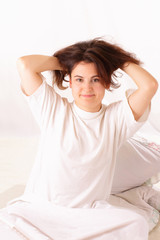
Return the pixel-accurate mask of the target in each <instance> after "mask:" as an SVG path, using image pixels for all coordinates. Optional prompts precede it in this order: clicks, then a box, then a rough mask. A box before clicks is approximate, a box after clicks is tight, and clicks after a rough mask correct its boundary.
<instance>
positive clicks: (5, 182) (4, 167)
mask: <svg viewBox="0 0 160 240" xmlns="http://www.w3.org/2000/svg"><path fill="white" fill-rule="evenodd" d="M38 142H39V136H37V137H28V138H21V137H17V138H15V137H14V138H12V137H10V138H1V139H0V166H1V167H0V208H3V207H5V206H6V203H7V202H8V201H10V200H12V199H14V198H16V197H18V196H20V195H21V194H23V191H24V188H25V184H26V182H27V179H28V177H29V173H30V170H31V168H32V164H33V162H34V159H35V156H36V151H37V147H38ZM156 186H157V187H158V188H159V189H160V183H157V184H156ZM153 239H154V240H158V239H160V221H159V222H158V223H157V224H156V226H155V227H154V229H153V230H152V231H151V232H150V234H149V240H153Z"/></svg>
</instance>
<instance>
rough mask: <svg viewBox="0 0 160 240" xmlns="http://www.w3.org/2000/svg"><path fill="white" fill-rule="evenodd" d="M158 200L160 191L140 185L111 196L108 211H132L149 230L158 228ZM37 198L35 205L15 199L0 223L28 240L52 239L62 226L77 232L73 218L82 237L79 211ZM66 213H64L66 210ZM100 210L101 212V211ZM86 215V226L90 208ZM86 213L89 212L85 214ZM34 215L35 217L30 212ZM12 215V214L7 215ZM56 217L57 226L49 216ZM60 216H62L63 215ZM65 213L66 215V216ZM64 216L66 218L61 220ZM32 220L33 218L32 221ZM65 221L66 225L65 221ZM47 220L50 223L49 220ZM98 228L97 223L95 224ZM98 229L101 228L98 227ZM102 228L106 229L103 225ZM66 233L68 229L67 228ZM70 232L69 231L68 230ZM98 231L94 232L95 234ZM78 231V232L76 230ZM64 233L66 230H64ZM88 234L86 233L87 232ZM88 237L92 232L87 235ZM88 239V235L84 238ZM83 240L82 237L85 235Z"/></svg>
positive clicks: (34, 201) (1, 217)
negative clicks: (120, 209) (41, 217)
mask: <svg viewBox="0 0 160 240" xmlns="http://www.w3.org/2000/svg"><path fill="white" fill-rule="evenodd" d="M159 199H160V191H156V190H155V189H153V188H151V187H149V186H140V187H137V188H134V189H131V190H128V191H125V192H122V193H120V194H116V195H111V196H110V199H109V206H108V210H109V211H111V209H112V208H111V207H110V205H112V206H113V207H114V206H115V207H118V208H125V209H129V210H132V211H133V212H136V213H138V214H140V215H142V216H143V217H144V218H145V219H146V221H147V222H148V225H149V231H151V230H152V229H154V228H155V226H156V225H157V223H158V221H159V210H160V206H159ZM37 200H38V199H36V198H34V197H33V196H32V204H29V201H28V202H27V201H23V198H22V200H21V201H18V202H16V200H14V201H15V202H14V201H11V203H10V204H9V205H8V207H7V211H6V209H5V208H4V209H2V210H1V212H0V220H1V221H2V222H4V223H5V224H7V225H8V226H10V227H11V228H13V229H17V230H18V231H19V232H20V233H21V234H23V235H24V236H25V237H26V239H32V240H37V239H38V240H51V238H50V234H51V233H52V232H53V231H54V228H55V229H57V228H58V226H59V225H63V227H64V228H65V227H67V228H68V227H69V228H70V230H71V232H72V231H73V232H74V231H75V227H74V226H73V225H72V224H73V222H72V224H70V216H71V215H72V217H73V215H74V217H75V219H76V221H77V219H78V221H79V226H80V227H79V231H80V232H79V234H80V236H81V235H83V233H82V231H81V230H82V229H81V225H82V226H83V227H84V223H82V222H81V215H80V212H79V210H78V209H77V210H76V209H72V208H68V209H67V208H64V209H63V207H59V206H56V207H55V206H52V205H51V204H49V202H43V201H41V200H40V199H39V201H37ZM100 205H101V206H100V207H99V206H97V208H101V210H102V211H104V209H103V202H102V203H100ZM63 210H64V211H63ZM99 210H100V209H99ZM82 211H83V214H82V215H84V214H86V218H87V219H86V218H84V216H83V217H82V219H83V220H84V219H86V224H87V221H88V220H89V219H88V217H87V216H88V215H87V214H88V212H87V211H88V209H83V210H82ZM85 211H86V213H85ZM31 212H32V217H31V215H30V213H31ZM91 212H92V209H91ZM8 213H9V214H8ZM49 213H51V215H52V216H53V214H54V216H55V217H56V223H53V222H52V224H50V223H51V221H50V214H49ZM60 213H61V214H60ZM64 213H65V214H64ZM38 214H40V215H41V214H42V215H43V216H44V219H45V221H43V222H41V221H38V220H37V215H38ZM17 216H18V218H17ZM62 216H63V217H62ZM89 216H90V217H91V218H92V219H95V221H96V223H97V222H98V216H96V217H95V216H92V213H91V215H90V214H89ZM31 218H32V219H31ZM66 218H67V219H68V226H65V222H66ZM63 219H64V222H63ZM46 220H47V221H46ZM94 226H96V224H95V225H94ZM98 227H99V226H98ZM46 228H47V231H48V235H46V231H45V229H46ZM102 228H103V226H102ZM64 230H65V229H64ZM67 230H68V229H66V231H67ZM94 230H95V231H96V229H93V231H94ZM76 231H77V229H76ZM64 232H65V231H64ZM85 234H86V233H85ZM88 234H89V233H88ZM85 236H86V235H85ZM57 237H58V238H59V237H60V238H61V239H63V237H64V239H69V238H67V236H66V235H65V236H57ZM82 239H83V236H82Z"/></svg>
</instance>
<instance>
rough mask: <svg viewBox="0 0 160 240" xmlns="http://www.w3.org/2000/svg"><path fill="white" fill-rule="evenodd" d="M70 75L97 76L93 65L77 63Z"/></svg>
mask: <svg viewBox="0 0 160 240" xmlns="http://www.w3.org/2000/svg"><path fill="white" fill-rule="evenodd" d="M71 75H72V76H73V75H81V76H85V75H98V72H97V67H96V65H95V64H94V63H92V62H91V63H86V62H79V63H78V64H76V65H75V66H74V68H73V69H72V72H71Z"/></svg>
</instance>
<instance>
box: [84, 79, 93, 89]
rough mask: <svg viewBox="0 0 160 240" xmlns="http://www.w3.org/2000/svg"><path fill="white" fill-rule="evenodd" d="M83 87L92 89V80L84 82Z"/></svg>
mask: <svg viewBox="0 0 160 240" xmlns="http://www.w3.org/2000/svg"><path fill="white" fill-rule="evenodd" d="M83 88H84V89H85V90H90V89H92V83H91V82H88V81H87V82H84V84H83Z"/></svg>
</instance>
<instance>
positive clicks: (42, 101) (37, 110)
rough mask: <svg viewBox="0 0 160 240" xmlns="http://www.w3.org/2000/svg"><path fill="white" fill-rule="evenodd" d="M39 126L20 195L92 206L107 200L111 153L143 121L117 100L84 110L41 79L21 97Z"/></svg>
mask: <svg viewBox="0 0 160 240" xmlns="http://www.w3.org/2000/svg"><path fill="white" fill-rule="evenodd" d="M25 98H26V99H27V101H28V103H29V105H30V108H31V110H32V112H33V114H34V116H35V118H36V120H37V122H38V124H39V126H40V128H41V133H42V135H41V141H40V146H39V150H38V154H37V158H36V161H35V164H34V166H33V169H32V171H31V175H30V178H29V181H28V184H27V187H26V190H25V193H24V198H25V196H26V197H27V198H29V196H31V197H32V196H33V195H35V196H36V197H40V198H41V199H44V200H45V199H46V200H48V201H51V202H53V203H54V204H57V205H61V206H67V207H86V208H88V207H92V205H93V204H94V202H96V201H100V200H107V199H108V197H109V195H110V192H111V186H112V179H113V175H114V168H115V161H116V153H117V150H118V149H119V147H120V145H121V144H122V143H123V142H124V141H125V140H126V139H127V138H128V137H130V136H131V135H133V134H134V133H135V132H136V131H137V130H138V129H139V128H140V127H141V126H142V124H143V122H144V121H145V120H146V119H147V117H148V113H149V109H148V110H147V111H146V112H145V113H144V115H143V116H142V117H141V119H140V120H139V121H137V122H136V121H135V120H134V117H133V114H132V111H131V109H130V107H129V105H128V101H127V98H126V99H125V100H123V101H118V102H115V103H112V104H110V105H108V106H106V105H102V108H101V109H100V111H99V112H94V113H91V112H86V111H84V110H82V109H80V108H79V107H77V106H76V104H75V103H74V102H72V103H69V102H68V100H67V99H66V98H62V97H61V96H60V95H58V94H57V93H56V92H55V91H54V89H53V88H52V87H51V86H49V85H48V84H47V83H46V82H45V81H44V82H43V83H42V85H41V86H40V87H39V88H38V89H37V90H36V92H35V93H34V94H33V95H31V96H25Z"/></svg>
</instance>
